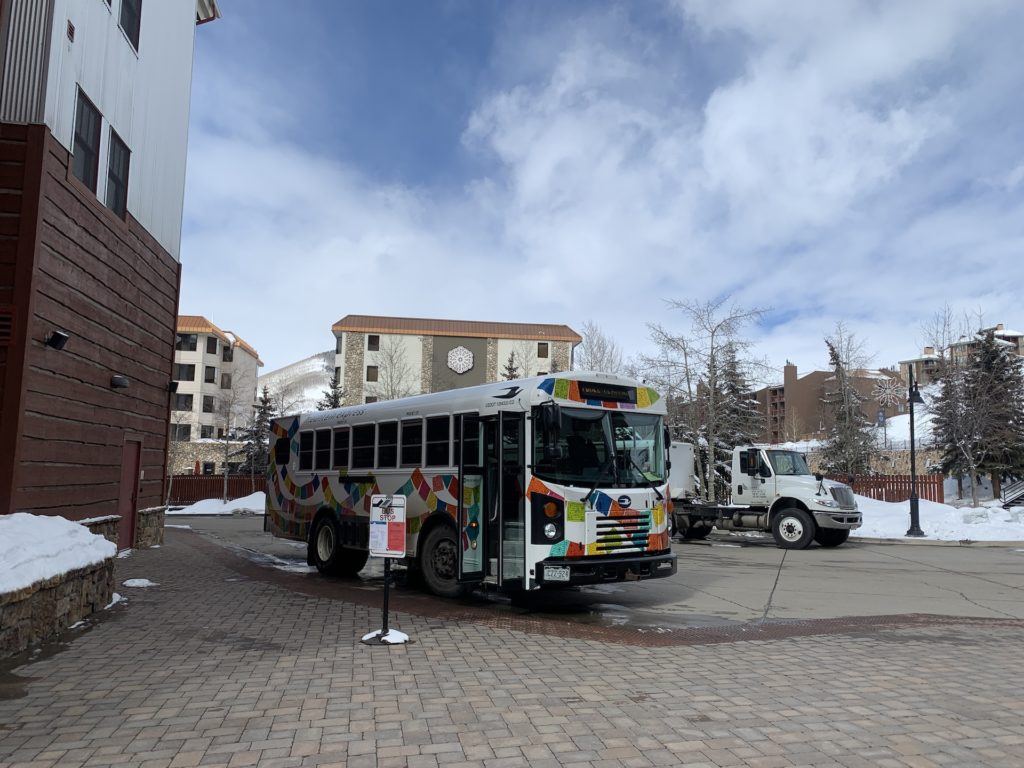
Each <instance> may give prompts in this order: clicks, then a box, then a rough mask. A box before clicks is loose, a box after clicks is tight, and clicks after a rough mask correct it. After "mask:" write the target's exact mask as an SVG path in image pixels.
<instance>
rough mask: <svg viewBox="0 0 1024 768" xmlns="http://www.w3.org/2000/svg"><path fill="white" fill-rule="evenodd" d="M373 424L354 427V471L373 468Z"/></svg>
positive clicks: (374, 430)
mask: <svg viewBox="0 0 1024 768" xmlns="http://www.w3.org/2000/svg"><path fill="white" fill-rule="evenodd" d="M375 432H376V429H375V428H374V426H373V424H363V425H362V426H359V427H352V469H372V468H373V437H374V433H375Z"/></svg>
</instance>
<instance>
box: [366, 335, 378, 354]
mask: <svg viewBox="0 0 1024 768" xmlns="http://www.w3.org/2000/svg"><path fill="white" fill-rule="evenodd" d="M366 351H367V352H379V351H380V335H379V334H376V333H371V334H370V335H369V336H367V337H366Z"/></svg>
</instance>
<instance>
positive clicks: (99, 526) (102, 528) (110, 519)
mask: <svg viewBox="0 0 1024 768" xmlns="http://www.w3.org/2000/svg"><path fill="white" fill-rule="evenodd" d="M120 522H121V516H120V515H107V516H106V517H94V518H91V519H89V520H82V521H81V524H82V525H84V526H85V527H86V528H88V529H89V530H90V531H91V532H92V533H95V534H96V535H97V536H102V537H103V538H104V539H106V540H107V541H109V542H110V543H111V544H115V545H116V544H117V525H118V523H120Z"/></svg>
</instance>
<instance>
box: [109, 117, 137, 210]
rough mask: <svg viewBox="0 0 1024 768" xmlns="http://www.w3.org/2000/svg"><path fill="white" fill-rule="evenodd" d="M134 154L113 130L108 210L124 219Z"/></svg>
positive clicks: (110, 152)
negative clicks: (129, 167)
mask: <svg viewBox="0 0 1024 768" xmlns="http://www.w3.org/2000/svg"><path fill="white" fill-rule="evenodd" d="M131 156H132V153H131V151H130V150H129V149H128V145H127V144H125V143H124V142H123V141H121V137H120V136H118V135H117V133H116V132H115V131H114V129H113V128H111V129H110V147H109V149H108V150H107V208H109V209H110V210H112V211H113V212H114V213H116V214H117V215H118V216H120V217H121V218H122V219H123V218H124V217H125V214H126V213H127V212H128V166H129V163H130V162H131Z"/></svg>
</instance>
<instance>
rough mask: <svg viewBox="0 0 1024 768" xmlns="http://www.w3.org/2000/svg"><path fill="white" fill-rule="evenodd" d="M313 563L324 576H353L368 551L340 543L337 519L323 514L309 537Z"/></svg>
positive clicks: (364, 562)
mask: <svg viewBox="0 0 1024 768" xmlns="http://www.w3.org/2000/svg"><path fill="white" fill-rule="evenodd" d="M310 543H311V545H312V546H311V548H312V551H313V564H314V565H315V566H316V569H317V570H318V571H320V573H322V574H324V575H325V576H349V577H351V576H355V575H356V574H358V573H359V572H360V571H361V570H363V567H364V566H365V565H366V561H367V559H368V558H369V556H370V553H369V552H367V551H366V550H365V549H352V548H351V547H343V546H342V545H341V530H340V529H339V527H338V523H337V521H336V520H335V519H334V518H333V517H331V516H329V515H325V516H323V517H321V518H320V520H319V522H318V523H317V524H316V527H315V528H314V530H313V534H312V537H311V542H310Z"/></svg>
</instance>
